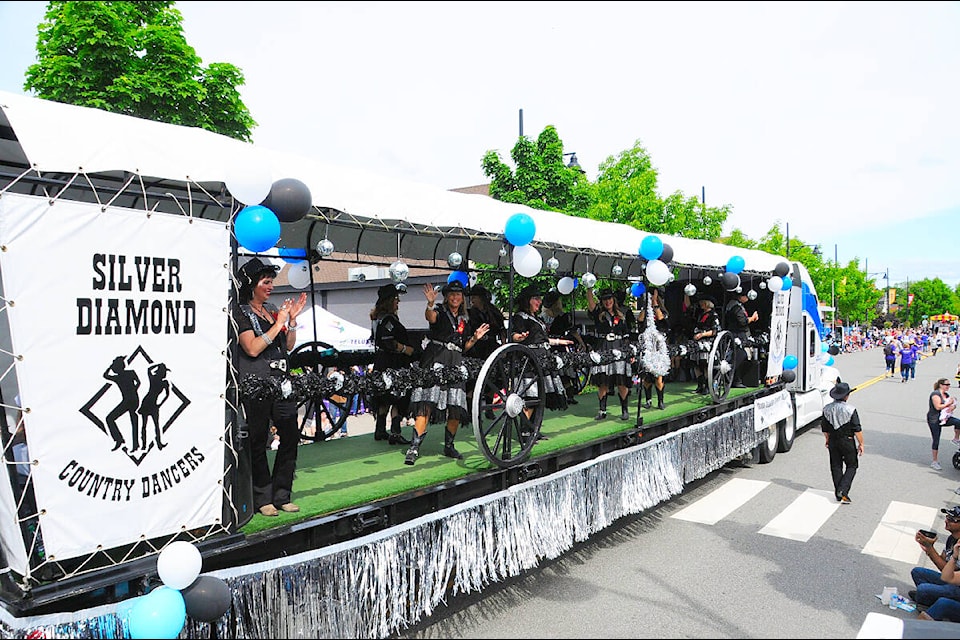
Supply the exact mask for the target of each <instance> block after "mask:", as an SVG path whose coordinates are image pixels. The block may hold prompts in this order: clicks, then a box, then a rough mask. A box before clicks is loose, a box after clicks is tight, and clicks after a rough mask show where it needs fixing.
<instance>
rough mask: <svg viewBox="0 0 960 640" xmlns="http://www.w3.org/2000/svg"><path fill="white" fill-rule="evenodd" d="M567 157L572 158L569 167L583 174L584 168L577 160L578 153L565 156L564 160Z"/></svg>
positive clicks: (572, 152)
mask: <svg viewBox="0 0 960 640" xmlns="http://www.w3.org/2000/svg"><path fill="white" fill-rule="evenodd" d="M567 156H570V162H568V163H567V166H568V167H570V168H571V169H577V170H578V171H580V172H581V173H583V167H581V166H580V162H579V161H578V160H577V152H576V151H571V152H570V153H565V154H563V157H564V158H566V157H567Z"/></svg>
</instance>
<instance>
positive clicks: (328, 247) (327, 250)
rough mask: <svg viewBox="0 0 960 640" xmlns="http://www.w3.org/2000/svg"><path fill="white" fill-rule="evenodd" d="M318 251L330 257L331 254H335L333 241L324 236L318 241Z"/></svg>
mask: <svg viewBox="0 0 960 640" xmlns="http://www.w3.org/2000/svg"><path fill="white" fill-rule="evenodd" d="M317 251H318V252H319V253H320V255H321V256H323V257H324V258H329V257H330V256H331V255H333V243H332V242H330V241H329V240H327V239H326V238H324V239H323V240H321V241H320V242H318V243H317Z"/></svg>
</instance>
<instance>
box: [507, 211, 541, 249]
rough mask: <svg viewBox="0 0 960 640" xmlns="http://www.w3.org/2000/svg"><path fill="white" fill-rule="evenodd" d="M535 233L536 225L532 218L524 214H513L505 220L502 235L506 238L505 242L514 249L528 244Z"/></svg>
mask: <svg viewBox="0 0 960 640" xmlns="http://www.w3.org/2000/svg"><path fill="white" fill-rule="evenodd" d="M536 233H537V224H536V223H535V222H534V221H533V218H531V217H530V216H528V215H527V214H525V213H515V214H513V215H512V216H510V217H509V218H507V224H506V225H505V226H504V228H503V234H504V235H505V236H506V237H507V242H509V243H510V244H512V245H513V246H515V247H522V246H524V245H528V244H530V241H531V240H533V236H534V235H536Z"/></svg>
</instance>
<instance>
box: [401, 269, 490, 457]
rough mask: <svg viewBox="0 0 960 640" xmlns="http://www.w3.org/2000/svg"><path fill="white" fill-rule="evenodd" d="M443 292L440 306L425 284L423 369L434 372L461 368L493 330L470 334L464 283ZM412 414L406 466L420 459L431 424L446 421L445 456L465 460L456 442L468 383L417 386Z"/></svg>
mask: <svg viewBox="0 0 960 640" xmlns="http://www.w3.org/2000/svg"><path fill="white" fill-rule="evenodd" d="M441 292H442V293H443V303H442V304H439V305H438V304H436V300H437V292H436V290H434V288H433V285H430V284H425V285H423V295H424V297H425V298H426V299H427V308H426V310H425V311H424V317H425V318H426V320H427V322H428V323H429V324H430V331H429V339H428V341H427V345H426V347H425V348H424V350H423V355H422V356H421V358H420V367H421V368H423V369H427V370H434V369H436V368H437V367H438V365H439V367H442V368H443V369H448V368H449V369H455V368H458V367H460V366H461V364H462V362H463V354H464V352H468V351H470V350H471V349H472V348H473V347H474V346H475V345H476V344H477V342H478V341H479V340H480V339H481V338H482V337H483V336H485V335H486V334H487V332H488V331H489V330H490V325H489V324H482V325H480V326H479V327H477V329H476V331H474V332H473V333H471V332H470V330H469V318H468V317H467V309H466V307H465V306H464V304H463V284H462V283H461V282H460V281H459V280H453V281H452V282H448V283H447V284H446V285H445V286H444V287H443V289H442V291H441ZM410 412H411V413H412V414H413V416H414V420H415V422H414V425H413V439H412V440H411V442H410V448H409V449H408V450H407V455H406V458H405V459H404V463H405V464H414V463H415V462H416V461H417V458H418V457H420V444H421V443H422V442H423V439H424V437H425V436H426V435H427V423H429V422H444V421H445V422H446V424H447V429H446V431H445V432H444V440H443V443H444V444H443V455H445V456H447V457H448V458H454V459H457V460H459V459H461V458H463V455H462V454H461V453H460V452H459V451H457V450H456V449H455V448H454V447H453V439H454V437H455V436H456V434H457V429H458V428H459V427H460V422H461V421H462V420H464V419H466V417H467V389H466V382H465V381H452V382H449V381H446V382H445V381H440V382H438V383H437V384H435V385H432V386H429V387H427V386H419V387H415V388H414V389H413V392H412V393H411V394H410Z"/></svg>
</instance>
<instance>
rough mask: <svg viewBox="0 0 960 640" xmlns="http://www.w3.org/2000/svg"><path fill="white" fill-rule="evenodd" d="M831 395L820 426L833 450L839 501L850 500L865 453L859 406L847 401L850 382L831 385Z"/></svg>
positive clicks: (834, 488)
mask: <svg viewBox="0 0 960 640" xmlns="http://www.w3.org/2000/svg"><path fill="white" fill-rule="evenodd" d="M830 397H831V398H833V402H831V403H830V404H828V405H827V406H825V407H824V408H823V416H822V418H821V430H822V431H823V437H824V438H825V439H826V442H825V443H824V446H825V447H826V448H827V451H829V452H830V474H831V475H832V476H833V493H834V495H835V496H836V497H837V502H839V503H840V504H850V503H851V502H852V501H851V500H850V496H849V493H850V487H851V485H853V478H854V476H856V475H857V467H859V466H860V463H859V460H858V457H859V456H862V455H863V431H862V430H861V428H860V415H859V414H858V413H857V408H856V407H855V406H853V405H852V404H850V403H849V402H847V398H849V397H850V385H849V384H847V383H846V382H838V383H837V384H836V385H835V386H834V387H833V388H832V389H830Z"/></svg>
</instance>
